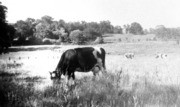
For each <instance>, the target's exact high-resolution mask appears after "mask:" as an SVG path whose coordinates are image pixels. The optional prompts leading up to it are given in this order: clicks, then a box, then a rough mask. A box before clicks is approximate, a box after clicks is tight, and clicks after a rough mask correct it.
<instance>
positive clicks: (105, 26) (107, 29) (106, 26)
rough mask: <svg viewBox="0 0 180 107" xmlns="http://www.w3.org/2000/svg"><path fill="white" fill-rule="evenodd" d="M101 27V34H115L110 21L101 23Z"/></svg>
mask: <svg viewBox="0 0 180 107" xmlns="http://www.w3.org/2000/svg"><path fill="white" fill-rule="evenodd" d="M99 27H100V33H101V34H105V33H112V32H113V26H112V25H111V22H110V21H101V22H100V23H99Z"/></svg>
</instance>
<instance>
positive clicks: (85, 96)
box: [0, 71, 180, 107]
mask: <svg viewBox="0 0 180 107" xmlns="http://www.w3.org/2000/svg"><path fill="white" fill-rule="evenodd" d="M18 75H21V74H20V73H8V72H5V71H0V83H1V84H0V95H1V96H0V106H1V107H149V106H153V107H154V106H155V107H178V106H180V103H179V102H180V97H179V96H180V89H179V87H178V86H173V85H172V86H164V85H157V84H155V83H153V82H151V81H148V80H149V79H147V78H148V77H147V76H146V77H144V78H143V79H142V82H138V81H137V82H133V83H130V82H129V81H130V80H129V79H130V76H129V75H128V74H126V75H125V74H122V71H117V72H116V73H107V74H103V75H100V76H96V77H84V78H82V79H76V80H74V81H73V80H69V81H68V82H67V81H65V80H61V81H58V80H57V81H54V84H53V85H52V86H48V87H46V88H45V89H44V90H41V91H39V90H36V89H35V88H34V84H35V83H36V82H39V80H40V79H42V78H40V77H26V78H22V77H21V78H20V77H19V76H18ZM127 86H128V87H130V88H127Z"/></svg>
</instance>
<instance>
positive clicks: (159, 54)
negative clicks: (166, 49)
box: [156, 53, 167, 59]
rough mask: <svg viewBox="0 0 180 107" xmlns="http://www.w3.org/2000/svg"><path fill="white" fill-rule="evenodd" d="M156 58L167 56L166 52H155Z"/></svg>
mask: <svg viewBox="0 0 180 107" xmlns="http://www.w3.org/2000/svg"><path fill="white" fill-rule="evenodd" d="M156 58H162V59H164V58H167V54H164V53H157V54H156Z"/></svg>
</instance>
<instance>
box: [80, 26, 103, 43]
mask: <svg viewBox="0 0 180 107" xmlns="http://www.w3.org/2000/svg"><path fill="white" fill-rule="evenodd" d="M83 35H84V37H85V38H86V40H87V41H94V40H95V39H96V38H97V37H101V36H102V34H101V33H99V32H98V30H97V29H95V28H92V27H88V28H86V29H85V30H84V31H83Z"/></svg>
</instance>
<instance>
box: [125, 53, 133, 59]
mask: <svg viewBox="0 0 180 107" xmlns="http://www.w3.org/2000/svg"><path fill="white" fill-rule="evenodd" d="M124 56H125V57H126V58H127V59H132V58H134V53H125V54H124Z"/></svg>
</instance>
